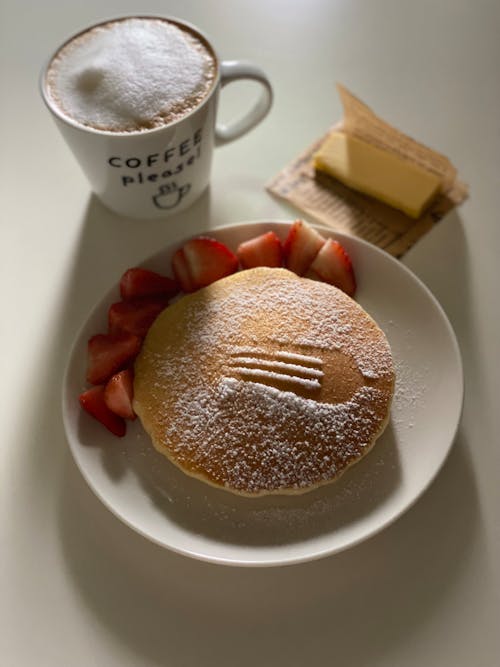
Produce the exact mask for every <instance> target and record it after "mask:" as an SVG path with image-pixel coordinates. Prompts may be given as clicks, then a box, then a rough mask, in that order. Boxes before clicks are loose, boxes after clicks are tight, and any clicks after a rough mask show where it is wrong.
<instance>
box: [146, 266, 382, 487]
mask: <svg viewBox="0 0 500 667" xmlns="http://www.w3.org/2000/svg"><path fill="white" fill-rule="evenodd" d="M393 391H394V368H393V362H392V355H391V351H390V348H389V344H388V342H387V339H386V337H385V335H384V333H383V332H382V331H381V329H380V328H379V327H378V326H377V324H376V323H375V322H374V321H373V319H372V318H371V317H370V316H369V315H368V314H367V313H366V312H365V311H364V310H363V309H362V308H361V306H359V305H358V304H357V303H356V302H355V301H354V300H352V299H351V298H350V297H348V296H347V295H345V294H344V293H343V292H341V291H340V290H338V289H337V288H335V287H332V286H331V285H328V284H325V283H322V282H318V281H313V280H309V279H306V278H299V277H298V276H296V275H295V274H294V273H291V272H289V271H287V270H285V269H267V268H257V269H250V270H247V271H241V272H239V273H235V274H233V275H231V276H229V277H227V278H224V279H222V280H218V281H217V282H215V283H213V284H211V285H209V286H208V287H205V288H203V289H201V290H199V291H197V292H195V293H193V294H190V295H187V296H184V297H182V298H181V299H179V300H178V301H177V302H175V303H174V304H172V305H170V306H169V307H168V308H166V309H165V310H164V311H163V312H162V313H161V314H160V316H159V317H158V318H157V319H156V321H155V323H154V324H153V326H152V327H151V329H150V330H149V333H148V335H147V337H146V339H145V341H144V344H143V347H142V350H141V353H140V355H139V356H138V358H137V360H136V364H135V380H134V408H135V411H136V412H137V414H138V415H139V417H140V419H141V421H142V424H143V426H144V428H145V430H146V431H147V433H148V434H149V435H150V436H151V439H152V441H153V444H154V446H155V448H156V449H157V450H158V451H159V452H161V453H162V454H164V455H165V456H167V457H168V458H169V459H170V460H171V461H172V462H173V463H174V464H176V465H177V466H179V467H180V468H181V469H182V470H183V471H184V472H185V473H187V474H189V475H192V476H194V477H197V478H199V479H201V480H203V481H204V482H207V483H209V484H212V485H215V486H217V487H219V488H223V489H226V490H228V491H232V492H234V493H237V494H241V495H246V496H256V495H265V494H290V493H303V492H305V491H309V490H311V489H314V488H316V487H318V486H320V485H322V484H325V483H328V482H331V481H333V480H335V479H337V478H338V477H339V476H340V475H341V474H342V473H343V472H344V471H345V470H346V469H347V468H348V467H350V466H351V465H352V464H353V463H356V462H357V461H359V460H360V459H361V458H362V457H363V456H365V455H366V454H367V453H368V451H369V450H370V449H371V448H372V446H373V444H374V443H375V441H376V439H377V438H378V437H379V436H380V434H381V433H382V431H383V430H384V428H385V426H386V424H387V421H388V418H389V412H390V405H391V400H392V396H393Z"/></svg>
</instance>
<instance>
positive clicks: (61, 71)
mask: <svg viewBox="0 0 500 667" xmlns="http://www.w3.org/2000/svg"><path fill="white" fill-rule="evenodd" d="M144 30H145V31H146V32H148V31H149V32H150V33H151V35H149V36H148V39H151V40H153V42H152V45H151V48H148V49H146V48H145V47H144V38H143V37H144V35H143V34H142V33H141V31H144ZM171 35H172V39H170V36H171ZM164 36H166V37H168V40H167V39H165V40H164ZM134 39H135V40H136V41H137V43H138V44H139V47H138V48H139V51H140V53H139V57H140V58H143V61H141V62H143V65H141V66H142V67H143V71H142V74H141V69H140V68H139V69H134V68H135V67H136V65H135V64H134V62H135V61H134V62H132V61H130V62H132V64H131V65H130V71H129V69H127V67H128V65H127V63H128V58H129V52H130V43H131V40H132V43H133V42H134ZM167 42H168V44H167ZM99 48H101V49H102V51H103V53H104V54H105V55H104V56H102V57H101V56H100V55H99V54H98V55H97V56H96V52H97V51H98V50H99ZM134 57H136V56H134ZM162 57H163V60H162ZM102 58H108V60H107V61H106V62H109V63H111V65H110V68H111V72H109V71H107V65H106V64H104V65H103V60H102ZM164 63H169V64H167V65H165V67H163V66H162V65H163V64H164ZM120 68H122V69H120ZM169 68H170V69H169ZM164 70H165V71H164ZM201 72H202V73H201ZM191 79H192V83H191ZM241 79H250V80H253V81H257V82H259V83H260V84H261V86H262V90H261V94H260V97H259V99H258V101H257V103H256V104H255V105H254V106H253V107H252V108H251V109H250V110H249V111H248V112H247V113H246V114H245V115H244V116H243V117H242V118H240V119H238V120H236V121H234V122H232V123H230V124H228V125H225V126H223V125H221V124H219V123H217V122H216V112H217V105H218V98H219V92H220V89H221V88H222V87H224V86H225V85H227V84H229V83H231V82H232V81H237V80H241ZM172 82H173V83H172ZM163 83H166V84H168V85H165V86H164V88H162V85H163ZM148 86H149V88H148ZM169 86H170V87H173V86H177V88H175V89H174V91H173V93H170V92H168V91H169V90H170V88H169ZM203 86H204V88H203ZM138 88H139V89H140V94H137V89H138ZM191 88H192V89H193V90H191ZM165 91H167V92H165ZM41 92H42V97H43V99H44V101H45V103H46V105H47V107H48V109H49V110H50V111H51V113H52V115H53V117H54V119H55V121H56V124H57V126H58V128H59V130H60V132H61V133H62V135H63V137H64V138H65V140H66V142H67V143H68V145H69V147H70V149H71V150H72V152H73V153H74V155H75V157H76V159H77V160H78V162H79V163H80V166H81V167H82V169H83V171H84V173H85V174H86V176H87V178H88V180H89V182H90V184H91V187H92V190H93V191H94V192H95V194H96V195H97V197H98V198H99V199H100V200H101V201H102V202H103V203H104V204H105V205H106V206H107V207H108V208H109V209H111V210H112V211H114V212H115V213H118V214H120V215H124V216H129V217H135V218H162V217H166V216H168V215H171V214H173V213H177V212H180V211H182V210H184V209H185V208H187V207H188V206H190V205H191V204H192V203H193V202H194V201H195V200H196V199H197V198H198V197H199V196H200V195H201V194H202V192H203V191H204V190H205V189H206V187H207V186H208V183H209V179H210V169H211V162H212V154H213V149H214V146H218V145H221V144H225V143H228V142H230V141H233V140H234V139H237V138H238V137H241V136H242V135H243V134H245V133H246V132H248V131H249V130H251V129H252V128H253V127H255V126H256V125H257V124H258V123H259V122H260V121H261V120H262V119H263V118H264V117H265V116H266V115H267V113H268V111H269V109H270V108H271V104H272V97H273V93H272V88H271V84H270V82H269V80H268V78H267V76H266V74H265V73H264V72H263V71H262V70H261V69H260V68H258V67H256V66H254V65H252V64H249V63H245V62H240V61H220V60H219V58H218V56H217V55H216V52H215V50H214V48H213V47H212V45H211V43H210V42H209V40H208V39H207V38H206V37H205V36H204V35H203V33H201V32H200V31H199V30H198V29H197V28H195V27H193V26H192V25H190V24H189V23H186V22H184V21H180V20H179V19H177V18H175V19H174V18H168V17H152V16H138V17H123V18H119V19H112V20H108V21H104V22H102V23H99V24H96V25H94V26H91V27H90V28H87V29H85V30H83V31H81V32H79V33H77V34H76V35H74V36H73V37H71V38H70V39H69V40H67V41H66V42H65V43H64V44H63V45H62V46H61V47H60V48H59V49H57V51H56V52H55V53H54V55H53V56H52V57H51V58H50V59H49V61H48V64H47V65H46V66H45V67H44V69H43V71H42V75H41ZM174 93H175V94H174ZM134 95H135V97H134ZM169 95H170V97H169ZM163 96H164V97H163ZM164 98H165V100H166V102H165V100H164ZM130 100H131V101H130ZM150 100H151V105H152V107H151V108H154V107H155V105H160V106H161V105H162V104H165V105H167V102H168V104H170V106H171V107H172V109H171V110H170V111H168V110H167V112H165V111H164V109H160V110H159V111H158V113H157V114H156V116H155V115H154V113H153V112H152V111H151V115H152V117H151V118H150V117H149V115H150V106H149V101H150ZM127 105H130V109H129V108H128V106H127ZM134 105H135V106H134ZM108 106H109V108H108ZM167 106H168V105H167ZM167 106H165V108H167ZM124 109H125V111H124ZM127 114H128V115H127ZM129 116H130V118H129ZM124 119H125V120H124Z"/></svg>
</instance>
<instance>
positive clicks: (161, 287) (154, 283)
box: [120, 267, 179, 301]
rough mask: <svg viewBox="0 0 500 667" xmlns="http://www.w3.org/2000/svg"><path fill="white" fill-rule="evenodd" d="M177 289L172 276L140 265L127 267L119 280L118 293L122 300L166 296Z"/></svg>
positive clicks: (171, 294) (174, 292)
mask: <svg viewBox="0 0 500 667" xmlns="http://www.w3.org/2000/svg"><path fill="white" fill-rule="evenodd" d="M178 291H179V287H178V285H177V283H176V282H175V280H172V278H169V277H168V276H162V275H160V274H159V273H155V272H154V271H149V269H142V268H140V267H134V268H132V269H128V270H127V271H125V273H124V274H123V276H122V277H121V280H120V295H121V297H122V299H123V300H124V301H133V300H134V299H140V298H142V297H145V296H155V295H162V296H165V297H167V298H168V297H171V296H175V295H176V294H177V292H178Z"/></svg>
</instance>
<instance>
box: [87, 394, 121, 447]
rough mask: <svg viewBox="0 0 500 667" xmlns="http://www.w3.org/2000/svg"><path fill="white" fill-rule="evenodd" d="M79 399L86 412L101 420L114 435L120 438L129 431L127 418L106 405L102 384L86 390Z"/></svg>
mask: <svg viewBox="0 0 500 667" xmlns="http://www.w3.org/2000/svg"><path fill="white" fill-rule="evenodd" d="M79 400H80V405H81V406H82V408H83V409H84V410H85V412H88V414H89V415H91V416H92V417H94V419H97V421H99V422H101V424H103V425H104V426H105V427H106V428H107V429H108V431H111V433H113V435H117V436H118V437H119V438H122V437H123V436H124V435H125V433H126V431H127V425H126V424H125V420H124V419H123V417H119V416H118V415H116V414H115V413H114V412H112V411H111V410H110V409H109V408H108V406H107V405H106V401H105V400H104V386H103V385H102V384H101V385H98V386H97V387H91V388H90V389H87V391H84V392H83V393H82V394H80V399H79Z"/></svg>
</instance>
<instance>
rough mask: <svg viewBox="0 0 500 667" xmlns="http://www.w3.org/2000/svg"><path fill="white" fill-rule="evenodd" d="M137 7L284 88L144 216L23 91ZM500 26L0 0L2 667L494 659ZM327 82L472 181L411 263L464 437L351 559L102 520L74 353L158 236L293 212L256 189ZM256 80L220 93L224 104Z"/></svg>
mask: <svg viewBox="0 0 500 667" xmlns="http://www.w3.org/2000/svg"><path fill="white" fill-rule="evenodd" d="M138 8H139V11H141V12H146V13H158V14H170V15H174V16H179V17H182V18H185V19H187V20H190V21H192V22H193V23H195V24H197V25H199V26H200V27H201V28H202V29H203V30H204V31H206V32H207V33H208V34H209V35H210V36H211V37H212V38H213V41H214V42H215V43H216V45H217V47H218V50H219V53H220V55H221V56H222V57H223V58H227V59H233V58H244V59H247V60H251V61H254V62H256V63H258V64H259V65H261V66H262V67H263V68H264V69H265V70H266V71H267V72H268V74H269V76H270V77H271V79H272V82H273V85H274V90H275V104H274V107H273V110H272V113H271V115H270V116H269V117H268V119H267V120H266V121H265V122H264V123H263V124H262V125H260V126H259V127H258V128H257V129H256V130H254V131H253V132H252V133H251V134H250V135H248V136H247V137H245V138H243V139H240V140H239V141H237V142H235V143H234V144H232V145H230V146H227V147H224V148H221V149H219V150H218V152H217V155H216V158H215V163H214V169H213V182H212V187H211V190H210V194H209V195H207V196H206V197H204V198H203V199H202V200H201V201H200V202H199V203H198V204H196V205H195V206H194V207H193V208H192V209H190V210H189V211H187V212H186V213H184V214H181V215H180V216H178V217H177V218H176V219H171V220H170V221H168V222H165V221H157V222H152V223H147V224H139V223H137V222H132V221H128V220H122V219H119V218H118V217H116V216H114V215H113V214H111V213H108V212H107V211H106V210H105V209H104V208H103V207H102V206H101V205H100V204H99V203H98V202H97V201H96V200H95V199H94V198H92V197H91V195H90V193H89V189H88V186H87V183H86V181H85V178H84V176H83V175H82V173H81V172H80V169H79V167H78V166H77V164H76V163H75V161H74V159H73V157H72V155H71V154H70V153H69V151H68V149H67V148H66V145H65V144H64V142H63V140H62V138H61V137H60V136H59V134H58V132H57V130H56V127H55V125H54V124H53V121H52V120H51V118H50V117H49V114H48V113H47V111H46V109H45V108H44V106H43V104H42V102H41V100H40V98H39V94H38V89H37V87H38V74H39V70H40V68H41V66H42V63H43V61H44V60H45V58H46V57H47V56H48V54H49V53H50V52H51V51H52V50H53V49H54V48H55V47H56V46H57V45H58V43H59V42H61V41H62V40H63V39H64V38H65V37H66V36H67V35H69V34H71V33H72V32H74V31H76V30H78V29H79V28H81V27H84V26H86V25H88V24H90V23H91V22H93V21H96V20H99V19H102V18H107V17H111V16H116V15H120V14H128V13H134V12H137V10H138ZM499 29H500V5H499V3H498V2H495V0H491V1H487V0H476V2H474V3H471V2H468V1H466V0H434V2H429V1H427V0H420V1H419V2H405V1H403V2H401V1H398V0H379V1H378V2H374V1H373V0H288V1H285V0H265V1H264V0H253V2H246V1H245V0H223V1H222V0H221V1H216V0H205V1H204V2H201V1H200V2H194V1H192V0H184V1H183V2H181V1H175V0H170V2H148V3H137V2H135V3H134V2H131V1H129V0H122V1H121V2H118V1H117V0H115V1H112V0H100V1H99V2H97V0H87V1H86V2H78V3H77V2H62V1H61V2H57V0H46V1H45V2H35V0H31V1H27V0H26V1H22V0H19V1H18V2H16V3H7V2H2V3H1V4H0V49H1V65H2V69H1V88H2V97H1V103H0V128H1V130H0V131H1V144H0V146H1V148H0V155H1V158H0V160H1V173H0V189H1V203H2V208H1V210H2V219H1V227H0V230H1V231H0V234H1V236H0V254H1V255H0V256H1V261H0V275H1V281H0V285H1V304H2V316H1V320H0V349H1V357H0V372H1V377H2V383H1V394H0V396H1V400H0V406H1V413H2V421H1V429H2V431H1V439H0V490H1V501H0V517H1V528H0V530H1V532H0V540H1V542H0V628H1V630H0V663H1V664H2V665H3V666H5V667H7V666H8V667H14V666H15V667H18V666H22V667H24V666H25V665H26V666H30V665H37V666H38V667H42V666H43V667H45V666H47V667H48V666H50V667H55V666H57V667H58V666H65V667H66V666H70V667H80V666H81V667H89V665H99V666H100V665H106V666H107V667H112V666H115V665H116V666H118V665H119V666H120V667H126V666H134V667H135V666H137V665H141V666H142V665H145V666H150V665H151V666H152V665H168V666H175V667H179V666H183V667H191V666H203V667H204V666H209V665H218V666H224V667H225V666H228V667H229V666H233V665H238V666H240V667H244V666H246V665H262V666H264V665H266V666H267V665H270V666H281V665H286V666H287V667H299V666H303V665H320V664H338V665H343V666H353V667H358V666H364V665H370V667H378V666H380V667H382V666H383V667H389V666H392V665H394V666H398V667H402V666H404V667H422V666H423V665H426V666H430V667H494V665H497V664H498V659H499V658H498V656H499V655H500V632H499V630H500V625H499V618H500V574H499V573H500V567H499V563H500V525H499V512H500V493H499V489H500V482H499V477H500V454H499V451H500V442H499V441H500V436H499V433H500V418H499V414H500V405H499V399H498V397H499V394H500V381H499V376H500V374H499V358H500V354H499V347H498V346H499V342H500V314H499V290H498V285H499V269H498V266H499V256H500V250H499V249H500V231H499V230H500V219H499V202H500V177H499V174H500V169H499V168H500V120H499V119H500V40H499V33H500V30H499ZM336 81H341V82H343V83H344V84H346V85H347V86H348V87H350V88H351V89H352V90H353V91H354V92H355V93H356V94H358V95H359V96H360V97H362V98H363V99H364V100H365V101H366V102H367V103H369V104H370V105H371V106H373V107H374V108H375V109H376V110H377V111H378V112H379V113H380V114H381V115H383V116H385V117H386V118H387V119H388V120H389V121H390V122H392V123H393V124H394V125H396V126H397V127H400V128H401V129H403V130H404V131H406V132H408V133H409V134H412V135H413V136H415V137H418V138H419V139H420V140H421V141H423V142H426V143H428V144H429V145H431V146H433V147H435V148H436V149H438V150H440V151H442V152H444V153H445V154H447V155H448V156H449V157H450V158H451V159H452V160H453V161H454V163H455V164H456V165H457V166H458V167H459V170H460V173H461V175H462V177H463V179H464V180H466V181H467V182H468V183H469V184H470V186H471V197H470V199H469V200H468V201H467V202H466V203H465V204H464V205H463V206H462V207H460V208H459V209H458V210H457V211H456V212H454V213H452V214H451V215H449V216H448V217H447V218H445V219H444V220H443V221H442V222H440V223H439V225H438V226H437V227H436V228H435V229H434V230H433V231H432V232H431V233H429V234H428V235H427V236H426V237H425V238H424V239H422V240H421V241H420V242H419V243H418V244H417V245H416V246H415V247H414V248H413V249H412V250H411V251H410V252H409V253H408V255H407V256H406V257H405V259H404V263H405V264H406V265H407V266H409V267H410V268H411V269H412V270H413V271H414V272H415V273H416V274H417V275H418V276H419V277H420V278H421V279H422V280H423V281H424V282H425V283H426V284H427V285H428V287H429V288H430V289H431V290H432V292H433V293H434V294H435V295H436V297H437V298H438V299H439V301H440V302H441V304H442V306H443V307H444V309H445V311H446V313H447V314H448V317H449V318H450V321H451V323H452V325H453V327H454V329H455V331H456V334H457V338H458V341H459V344H460V347H461V350H462V355H463V362H464V370H465V381H466V395H465V404H464V411H463V418H462V421H461V425H460V427H459V431H458V436H457V438H456V442H455V444H454V447H453V449H452V452H451V454H450V456H449V458H448V460H447V462H446V463H445V466H444V468H443V469H442V471H441V473H440V474H439V475H438V477H437V479H436V480H435V482H434V483H433V484H432V486H431V488H430V489H429V490H428V491H427V492H426V493H425V494H424V496H423V497H422V498H421V499H420V500H419V501H418V502H417V503H416V505H415V506H414V507H413V508H412V509H410V510H409V511H408V512H407V513H406V514H405V515H404V516H403V517H402V518H400V519H399V520H398V521H397V522H396V523H395V524H393V525H392V526H391V527H389V528H388V529H386V530H385V531H383V532H382V533H381V534H379V535H378V536H376V537H374V538H372V539H371V540H369V541H368V542H365V543H363V544H361V545H359V546H357V547H356V548H353V549H351V550H349V551H347V552H344V553H341V554H339V555H336V556H332V557H329V558H325V559H323V560H320V561H316V562H312V563H308V564H302V565H296V566H289V567H286V568H281V569H279V568H271V569H239V568H228V567H223V566H216V565H210V564H207V563H202V562H198V561H194V560H191V559H188V558H185V557H182V556H179V555H175V554H173V553H170V552H168V551H166V550H163V549H161V548H160V547H158V546H155V545H154V544H151V543H149V542H148V541H146V540H145V539H143V538H141V537H140V536H139V535H137V534H135V533H133V532H132V531H131V530H129V529H128V528H127V527H126V526H125V525H122V524H121V523H120V522H119V521H118V520H117V519H115V518H114V517H113V516H112V515H111V514H110V513H109V512H108V511H107V510H106V509H105V508H104V507H103V506H102V505H101V504H100V502H99V501H98V500H97V498H95V497H94V495H93V494H92V493H91V491H90V490H89V488H88V487H87V485H86V484H85V482H84V481H83V479H82V477H81V475H80V473H79V471H78V470H77V469H76V467H75V465H74V463H73V461H72V459H71V456H70V453H69V450H68V447H67V443H66V440H65V435H64V431H63V426H62V420H61V405H60V394H61V379H62V372H63V369H64V366H65V363H66V359H67V355H68V350H69V346H70V344H71V342H72V339H73V337H74V335H75V333H76V331H77V329H78V327H79V325H80V323H81V322H82V320H83V319H84V318H85V316H86V314H87V312H88V310H89V308H90V307H91V306H92V305H93V303H94V302H95V300H96V298H97V297H99V296H100V295H101V294H102V293H103V292H104V291H105V290H106V289H107V288H108V287H109V285H111V284H112V283H114V282H115V280H116V277H117V276H118V275H120V272H121V271H122V270H123V268H124V267H127V266H130V265H133V264H136V263H138V262H140V260H141V259H143V258H144V257H147V256H148V255H150V254H151V253H152V252H154V251H155V250H157V249H158V248H160V247H162V244H164V243H166V242H168V241H170V240H174V239H176V238H181V237H182V236H185V235H189V234H192V233H195V232H198V231H200V230H202V229H206V228H212V227H216V226H218V225H222V224H227V223H230V222H235V221H240V220H241V221H242V220H249V219H255V218H289V217H292V216H293V215H294V212H293V211H292V210H291V209H288V208H286V207H285V206H284V205H282V204H280V203H278V202H277V201H275V200H273V199H272V198H271V197H270V196H269V195H268V194H267V193H266V192H265V191H264V189H263V185H264V183H265V182H266V180H267V179H268V178H269V177H271V176H273V175H274V174H275V173H276V172H277V171H278V170H279V169H280V168H281V167H282V166H284V165H285V164H286V163H287V162H288V161H289V160H290V159H291V158H293V157H294V156H295V155H296V154H297V153H298V152H300V151H301V150H302V149H303V148H304V147H305V146H307V145H308V144H309V143H310V142H311V141H312V140H313V139H315V138H316V137H317V136H319V135H320V134H321V133H322V132H323V131H324V130H325V129H326V128H327V127H328V126H329V125H330V124H331V123H332V122H333V121H335V120H336V119H337V118H338V116H339V113H340V106H339V101H338V98H337V96H336V93H335V90H334V84H335V82H336ZM247 91H248V89H247V90H245V89H244V85H243V84H241V85H240V86H239V87H236V90H235V91H233V92H231V91H229V90H228V91H227V93H224V94H223V97H222V105H221V106H222V108H223V112H224V114H226V115H228V116H230V115H231V113H232V112H234V113H236V112H237V110H238V109H239V108H240V107H241V105H242V104H244V103H245V100H246V99H247V97H250V98H251V94H253V93H254V90H253V89H252V90H251V94H250V93H248V92H247Z"/></svg>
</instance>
